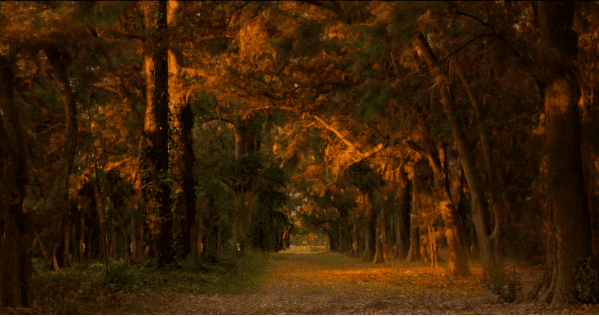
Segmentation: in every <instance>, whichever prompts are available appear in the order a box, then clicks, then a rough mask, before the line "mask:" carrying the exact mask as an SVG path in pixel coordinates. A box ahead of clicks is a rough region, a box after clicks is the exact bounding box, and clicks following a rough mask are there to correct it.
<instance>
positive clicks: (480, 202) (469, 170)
mask: <svg viewBox="0 0 599 317" xmlns="http://www.w3.org/2000/svg"><path fill="white" fill-rule="evenodd" d="M414 46H415V47H416V51H417V53H418V55H419V56H420V57H421V58H422V59H423V60H424V61H426V63H427V65H428V68H429V69H430V71H431V72H432V75H433V76H434V77H435V81H436V82H437V83H438V84H439V91H440V95H441V103H442V105H443V111H444V112H445V114H446V116H447V120H448V122H449V126H450V130H451V134H452V137H453V140H454V142H455V144H456V148H457V150H458V153H459V156H460V160H461V162H462V167H463V170H464V174H465V175H466V180H467V181H468V187H469V188H470V193H471V203H472V212H473V219H474V224H475V226H476V232H477V236H478V239H479V242H480V246H481V251H482V255H483V271H484V274H488V273H490V272H497V271H499V270H500V267H498V263H497V261H496V260H497V257H496V256H495V252H494V249H493V248H492V240H491V235H493V237H494V236H495V233H494V232H493V233H491V228H490V227H491V224H490V219H489V210H488V207H487V204H486V198H485V195H484V191H483V188H482V185H481V183H480V180H479V177H478V172H477V170H476V165H475V164H474V158H473V155H472V153H471V152H470V149H469V147H468V146H467V143H466V140H465V138H464V136H463V134H462V131H461V126H460V125H459V123H458V121H457V119H456V117H457V116H456V109H455V106H454V105H453V101H452V100H451V98H450V96H449V90H448V87H447V76H446V75H445V73H443V72H442V70H441V67H440V66H439V63H438V61H437V59H436V57H435V55H434V54H433V51H432V50H431V48H430V46H429V44H428V42H427V41H426V39H425V38H424V35H423V34H422V33H420V34H418V36H417V38H416V41H415V42H414ZM431 165H432V167H433V171H434V173H435V183H437V184H436V185H435V188H436V189H437V190H438V194H439V195H440V196H441V197H439V204H440V206H439V207H440V208H439V209H440V211H441V214H442V215H445V216H443V221H444V223H445V225H446V229H445V230H446V235H451V236H452V237H451V238H450V237H449V236H447V244H448V247H449V248H450V249H451V248H454V247H455V248H457V249H456V250H457V252H458V253H463V254H464V258H465V250H464V243H463V235H462V233H461V231H459V232H455V228H457V227H458V226H459V222H458V221H457V216H456V215H455V208H454V206H453V203H452V201H451V196H450V194H449V191H448V190H446V189H443V187H444V188H447V185H446V184H447V180H445V179H442V180H441V179H439V180H437V175H441V174H444V173H445V172H444V171H443V169H439V168H440V167H441V165H440V164H431ZM435 170H436V171H435ZM446 218H447V219H446ZM448 224H451V226H454V228H453V229H448V228H449V227H448ZM450 231H454V232H450ZM452 257H453V255H451V252H450V256H449V263H450V264H449V265H450V268H451V266H452V264H451V263H452V262H453V259H452ZM461 265H462V266H463V265H465V266H466V269H467V262H465V261H464V262H463V263H461ZM464 273H465V272H464Z"/></svg>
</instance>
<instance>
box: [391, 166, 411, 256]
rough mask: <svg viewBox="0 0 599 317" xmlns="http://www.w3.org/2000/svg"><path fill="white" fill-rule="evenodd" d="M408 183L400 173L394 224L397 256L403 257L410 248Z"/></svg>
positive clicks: (405, 177)
mask: <svg viewBox="0 0 599 317" xmlns="http://www.w3.org/2000/svg"><path fill="white" fill-rule="evenodd" d="M409 187H410V184H409V180H408V179H407V176H406V175H404V174H403V173H402V180H400V183H399V184H398V197H397V200H398V202H397V204H398V211H397V220H396V222H397V224H396V226H397V227H396V228H397V229H396V236H395V238H396V244H397V248H398V252H397V258H398V259H405V258H406V257H407V256H408V251H409V250H410V188H409Z"/></svg>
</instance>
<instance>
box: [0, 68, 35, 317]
mask: <svg viewBox="0 0 599 317" xmlns="http://www.w3.org/2000/svg"><path fill="white" fill-rule="evenodd" d="M11 64H13V61H11V59H10V58H7V57H5V56H0V114H1V115H0V171H1V174H0V175H1V177H2V182H0V183H1V184H0V193H1V196H0V267H1V268H0V285H1V286H0V307H29V306H30V305H31V302H30V299H29V296H30V295H31V294H30V291H31V274H32V267H31V251H30V249H29V245H31V241H32V240H33V239H32V237H31V228H30V220H29V217H28V215H27V214H26V213H25V211H24V210H23V201H24V200H25V194H26V191H25V186H26V185H27V183H28V169H27V154H26V152H25V146H24V143H23V142H22V140H23V136H24V133H23V127H22V123H21V118H20V115H19V113H18V109H17V106H16V103H15V99H14V90H13V82H14V72H13V70H12V69H11V66H10V65H11Z"/></svg>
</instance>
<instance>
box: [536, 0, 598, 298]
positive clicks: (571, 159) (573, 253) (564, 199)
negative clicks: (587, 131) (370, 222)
mask: <svg viewBox="0 0 599 317" xmlns="http://www.w3.org/2000/svg"><path fill="white" fill-rule="evenodd" d="M538 6H539V14H538V17H539V27H540V31H541V35H542V36H541V38H542V44H543V48H544V49H545V50H546V51H545V53H546V55H545V56H544V58H547V59H548V61H547V65H551V67H549V68H548V69H547V71H549V74H550V75H548V76H545V77H546V78H548V81H547V86H546V87H544V88H545V89H544V97H545V100H544V103H545V116H546V127H547V129H546V133H547V137H546V142H547V143H546V148H547V156H546V162H547V171H546V175H547V179H548V183H549V184H548V195H547V196H548V197H547V198H548V202H549V203H548V209H549V210H548V212H549V226H548V228H549V230H548V231H549V238H548V246H547V257H546V258H547V269H548V270H547V272H546V275H545V278H544V280H543V282H542V283H541V284H540V291H539V292H538V293H537V295H538V296H537V298H538V299H540V300H541V301H546V302H548V303H551V304H552V305H560V304H567V303H572V302H575V298H574V292H573V290H574V272H573V267H574V261H575V260H576V259H577V258H587V257H589V256H590V255H592V247H591V239H592V237H591V228H590V216H589V212H588V206H587V196H586V189H585V185H584V177H583V171H582V155H581V143H580V131H581V125H580V115H579V112H578V101H579V98H580V96H581V92H580V86H579V82H578V80H577V78H576V75H577V74H575V73H574V69H575V67H573V66H572V62H573V61H574V60H575V58H576V53H577V39H578V35H577V34H576V33H575V32H574V31H573V30H572V24H573V20H574V3H572V2H540V3H539V4H538ZM547 65H544V66H547Z"/></svg>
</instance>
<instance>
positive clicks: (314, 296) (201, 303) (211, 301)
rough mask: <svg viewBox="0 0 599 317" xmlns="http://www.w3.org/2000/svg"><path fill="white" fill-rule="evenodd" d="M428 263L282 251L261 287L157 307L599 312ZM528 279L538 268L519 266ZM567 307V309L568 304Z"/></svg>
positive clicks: (170, 310) (165, 299)
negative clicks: (538, 299) (538, 300)
mask: <svg viewBox="0 0 599 317" xmlns="http://www.w3.org/2000/svg"><path fill="white" fill-rule="evenodd" d="M419 265H424V264H422V263H420V264H419V263H416V264H408V263H402V264H401V265H398V266H394V265H393V263H392V264H390V265H383V266H381V265H379V266H376V265H373V264H370V263H364V262H360V261H358V260H354V259H350V258H347V257H344V256H342V255H339V254H335V253H331V252H326V253H319V254H292V255H286V256H285V257H275V258H274V260H273V261H272V265H271V267H270V269H269V271H268V273H267V274H266V276H265V277H264V281H263V287H262V290H261V291H260V292H259V293H257V294H240V295H230V294H217V295H196V294H172V293H169V294H167V293H164V294H155V295H154V296H158V297H160V298H161V300H162V303H163V305H161V306H156V305H148V306H147V307H146V310H145V311H144V313H150V314H308V315H310V314H319V315H329V314H347V315H353V314H504V315H509V314H538V313H541V314H596V313H599V307H598V306H597V305H583V306H577V307H570V308H553V309H548V308H547V307H544V306H542V305H539V304H507V303H498V301H497V296H496V295H493V294H492V293H491V292H490V291H489V290H487V289H486V288H484V287H483V286H482V285H481V283H480V282H479V279H480V274H481V271H480V268H473V269H471V271H472V273H473V274H472V276H471V277H469V278H465V279H458V280H452V279H448V278H447V276H445V271H444V269H443V268H435V269H433V268H429V267H418V266H419ZM517 274H520V275H521V276H522V278H524V279H526V281H528V282H529V281H530V279H531V278H533V277H532V275H534V274H537V275H538V274H539V271H538V270H532V271H528V272H518V271H517ZM564 309H565V310H564Z"/></svg>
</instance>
